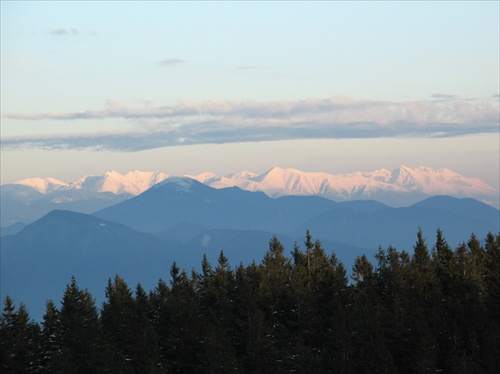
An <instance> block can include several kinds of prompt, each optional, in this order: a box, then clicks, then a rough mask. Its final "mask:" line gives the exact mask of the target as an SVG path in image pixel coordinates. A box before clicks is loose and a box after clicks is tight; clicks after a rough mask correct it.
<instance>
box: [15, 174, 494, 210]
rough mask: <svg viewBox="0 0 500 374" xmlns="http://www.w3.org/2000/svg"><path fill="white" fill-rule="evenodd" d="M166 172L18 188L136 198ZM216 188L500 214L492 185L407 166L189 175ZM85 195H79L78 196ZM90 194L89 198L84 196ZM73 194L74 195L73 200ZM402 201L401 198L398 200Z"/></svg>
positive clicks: (35, 181) (40, 181)
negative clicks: (458, 201)
mask: <svg viewBox="0 0 500 374" xmlns="http://www.w3.org/2000/svg"><path fill="white" fill-rule="evenodd" d="M169 177H170V176H169V174H166V173H162V172H158V171H155V172H143V171H139V170H133V171H131V172H129V173H127V174H125V175H121V174H120V173H118V172H116V171H109V172H107V173H105V174H104V175H102V176H84V177H82V178H80V179H77V180H75V181H73V182H71V183H69V184H67V183H64V182H61V181H58V180H56V179H53V178H31V179H24V180H22V181H19V182H17V184H18V185H23V186H28V187H31V188H33V189H34V190H36V191H38V192H40V193H41V194H44V195H51V194H52V193H54V194H56V196H55V197H54V200H53V201H54V202H56V203H57V202H59V201H66V200H68V199H70V200H72V201H73V200H74V199H79V198H80V197H79V196H84V195H85V196H86V198H87V199H88V198H89V197H90V196H93V195H95V194H97V195H99V194H100V193H112V194H114V195H122V194H126V195H130V196H136V195H138V194H140V193H142V192H144V191H146V190H147V189H149V188H150V187H152V186H154V185H156V184H158V183H160V182H162V181H164V180H166V179H167V178H169ZM185 177H188V178H192V179H195V180H197V181H199V182H201V183H203V184H206V185H208V186H210V187H213V188H226V187H234V186H236V187H239V188H241V189H244V190H248V191H262V192H264V193H266V194H267V195H269V196H271V197H279V196H286V195H318V196H322V197H326V198H329V199H332V200H335V201H348V200H360V199H374V200H378V201H381V202H383V203H386V204H388V205H393V206H404V205H410V204H412V203H415V202H416V201H420V200H422V199H424V198H426V197H429V196H434V195H450V196H454V197H471V198H474V199H477V200H480V201H482V202H485V203H487V204H490V205H493V206H495V207H497V208H498V205H499V191H498V190H496V189H494V188H493V187H491V186H489V185H488V184H486V183H484V182H482V181H480V180H478V179H475V178H467V177H464V176H462V175H460V174H458V173H455V172H453V171H451V170H448V169H432V168H429V167H425V166H421V167H417V168H409V167H406V166H401V167H400V168H398V169H395V170H393V171H389V170H387V169H379V170H374V171H370V172H361V171H357V172H353V173H346V174H328V173H324V172H303V171H300V170H297V169H292V168H288V169H282V168H279V167H274V168H272V169H270V170H268V171H267V172H265V173H262V174H256V173H253V172H250V171H243V172H240V173H233V174H229V175H226V176H217V175H216V174H214V173H208V172H207V173H202V174H198V175H185ZM76 192H79V194H76V195H75V193H76ZM82 193H84V194H82ZM68 194H71V195H68ZM396 197H397V198H396Z"/></svg>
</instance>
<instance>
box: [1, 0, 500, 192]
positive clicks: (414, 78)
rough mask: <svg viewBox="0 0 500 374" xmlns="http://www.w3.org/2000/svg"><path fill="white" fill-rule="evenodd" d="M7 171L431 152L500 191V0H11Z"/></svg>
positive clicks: (412, 161) (195, 168)
mask: <svg viewBox="0 0 500 374" xmlns="http://www.w3.org/2000/svg"><path fill="white" fill-rule="evenodd" d="M0 4H1V34H0V37H1V76H0V80H1V128H0V129H1V134H0V135H1V174H0V176H1V184H6V183H12V182H14V181H17V180H20V179H23V178H29V177H49V176H50V177H53V178H57V179H60V180H62V181H64V182H71V181H72V180H74V179H77V178H79V177H81V176H83V175H102V174H104V173H105V172H106V171H108V170H116V171H119V172H121V173H126V172H128V171H130V170H133V169H138V170H143V171H153V170H158V171H163V172H166V173H169V174H173V175H182V174H198V173H202V172H207V171H210V172H215V173H217V174H219V175H224V174H228V173H232V172H240V171H243V170H249V171H253V172H257V173H261V172H264V171H266V170H268V169H271V168H272V167H274V166H279V167H283V168H288V167H290V168H297V169H300V170H303V171H323V172H329V173H345V172H353V171H372V170H375V169H381V168H385V169H395V168H397V167H399V166H400V165H405V166H409V167H417V166H430V167H433V168H448V169H451V170H453V171H456V172H458V173H461V174H463V175H464V176H467V177H473V178H479V179H481V180H483V181H485V182H487V183H489V184H490V185H492V186H494V187H496V188H498V187H499V184H500V182H499V179H500V177H499V170H500V164H499V162H500V161H499V159H500V134H499V100H500V87H499V82H500V77H499V71H500V61H499V56H500V50H499V45H500V40H499V39H500V25H499V17H500V9H499V6H500V5H499V2H497V1H471V2H468V1H456V2H455V1H443V2H438V1H426V2H396V1H391V2H376V1H369V2H363V1H358V2H342V1H332V2H312V1H304V2H300V1H293V2H286V1H280V2H265V1H262V2H243V1H241V2H210V1H206V2H157V1H152V2H146V1H137V2H134V1H123V2H120V1H110V2H91V1H81V2H77V1H71V2H63V1H54V2H46V1H32V2H30V1H4V0H2V1H1V3H0Z"/></svg>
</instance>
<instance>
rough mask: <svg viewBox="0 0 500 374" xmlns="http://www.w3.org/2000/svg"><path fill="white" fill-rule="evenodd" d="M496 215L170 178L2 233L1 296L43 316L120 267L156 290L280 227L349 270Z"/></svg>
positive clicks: (251, 255)
mask: <svg viewBox="0 0 500 374" xmlns="http://www.w3.org/2000/svg"><path fill="white" fill-rule="evenodd" d="M107 193H111V192H107ZM499 213H500V212H499V210H498V209H495V208H493V207H491V206H488V205H486V204H484V203H481V202H479V201H477V200H474V199H470V198H460V199H459V198H455V197H451V196H434V197H430V198H427V199H425V200H423V201H420V202H418V203H415V204H412V205H410V206H408V207H398V208H396V207H390V206H388V205H386V204H383V203H380V202H377V201H373V200H357V201H344V202H335V201H333V200H331V199H327V198H324V197H320V196H281V197H275V198H271V197H270V196H268V195H267V194H265V193H263V192H260V191H257V192H252V191H246V190H243V189H241V188H238V187H229V188H214V187H210V186H208V185H206V184H204V183H201V182H199V181H197V180H195V179H192V178H188V177H170V178H166V179H164V180H163V181H161V182H159V183H156V184H154V185H153V186H152V187H151V188H149V189H147V190H146V191H144V192H143V193H141V194H139V195H137V196H133V197H130V198H128V199H125V200H123V201H121V202H119V203H116V204H114V205H112V206H109V207H107V208H104V209H99V210H97V211H95V212H93V214H92V215H90V214H83V213H77V212H72V211H63V210H54V211H52V212H50V213H48V214H46V215H45V216H43V217H42V218H40V219H39V220H37V221H35V222H33V223H31V224H28V225H27V226H25V227H24V228H22V229H21V230H20V231H19V232H18V233H16V234H12V235H7V236H3V237H2V238H1V242H0V244H1V245H0V248H1V258H2V261H1V284H0V286H1V294H2V295H7V294H9V295H11V296H12V297H13V298H14V300H16V301H17V302H20V301H22V302H24V303H25V304H26V305H27V306H28V308H29V310H30V311H33V313H34V317H35V318H40V317H41V314H42V313H43V308H44V302H45V299H46V298H51V299H53V300H58V299H59V298H60V297H61V295H62V292H63V289H64V286H65V284H66V283H68V282H69V280H70V277H71V276H72V275H74V276H76V278H77V280H78V281H79V283H80V284H81V286H82V287H85V288H88V289H89V290H90V291H91V293H92V294H93V295H94V296H95V297H96V298H97V301H98V302H102V301H103V300H104V295H103V290H104V287H105V285H106V281H107V279H108V278H110V277H111V278H112V277H113V276H114V275H115V274H116V273H118V274H120V275H121V276H122V277H123V278H124V279H125V280H126V281H127V282H128V283H129V284H130V286H131V287H134V286H135V284H136V283H137V282H141V284H142V285H143V286H144V287H145V288H146V289H151V288H152V287H154V286H155V282H156V281H157V280H158V279H159V278H163V279H167V278H168V277H169V268H170V266H171V265H172V263H173V262H174V261H176V263H177V264H179V266H180V267H182V268H185V269H186V270H188V271H189V270H190V269H191V268H195V269H199V266H200V264H201V259H202V256H203V254H204V253H205V254H207V256H208V258H209V260H210V262H211V263H212V264H215V263H216V259H217V257H218V254H219V252H220V250H224V252H225V254H226V256H227V257H228V258H229V260H230V262H231V264H232V265H233V266H237V265H238V264H239V263H240V262H242V263H244V264H249V263H250V262H251V261H253V260H255V261H257V262H259V261H260V260H261V259H262V258H263V256H264V254H265V252H266V251H267V249H268V242H269V240H270V239H271V238H272V237H273V235H277V236H278V238H279V239H280V241H281V242H282V243H283V244H284V245H285V248H286V250H287V252H288V253H290V251H291V250H292V249H293V246H294V243H298V245H302V246H303V244H302V243H303V242H304V239H305V233H306V230H310V232H311V234H312V235H313V238H314V239H316V238H317V239H319V240H321V243H322V244H323V247H324V248H325V250H326V252H327V253H331V252H332V251H333V252H335V253H336V254H337V256H338V258H339V259H340V260H341V261H342V262H343V263H344V264H345V266H346V268H347V269H348V270H349V269H350V267H351V266H352V264H353V262H354V258H355V257H356V256H358V255H361V254H366V255H367V256H368V257H369V258H370V259H373V254H374V253H375V252H376V251H377V249H378V246H379V245H380V246H382V247H384V248H387V247H388V246H390V245H392V246H394V247H396V248H398V249H399V250H402V249H405V250H407V251H409V252H410V253H411V251H412V249H413V244H414V243H415V241H416V233H417V231H418V229H419V228H420V229H422V231H423V232H424V235H426V236H427V237H428V238H429V240H428V243H429V247H432V245H433V239H434V236H435V232H436V230H437V229H438V228H440V229H441V230H442V231H443V233H444V235H445V238H446V240H447V241H448V243H449V244H450V245H451V246H452V247H455V246H457V245H458V244H459V243H460V242H461V241H466V240H468V238H469V236H470V235H471V234H472V233H475V234H476V235H477V237H478V238H479V239H484V238H485V236H486V235H487V233H488V232H490V231H491V232H493V233H498V232H499V231H500V214H499Z"/></svg>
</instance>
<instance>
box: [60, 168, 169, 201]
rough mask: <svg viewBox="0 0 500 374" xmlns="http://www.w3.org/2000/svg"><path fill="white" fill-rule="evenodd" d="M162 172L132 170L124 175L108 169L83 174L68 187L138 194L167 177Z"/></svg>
mask: <svg viewBox="0 0 500 374" xmlns="http://www.w3.org/2000/svg"><path fill="white" fill-rule="evenodd" d="M168 177H169V175H168V174H165V173H162V172H157V171H153V172H144V171H139V170H132V171H130V172H128V173H127V174H125V175H121V174H120V173H118V172H117V171H108V172H106V173H105V174H104V175H103V176H85V177H82V178H80V179H77V180H76V181H74V182H72V183H70V184H69V185H68V187H67V188H68V189H88V190H92V191H95V192H112V193H114V194H115V195H119V194H122V193H127V194H130V195H134V196H135V195H138V194H140V193H142V192H144V191H145V190H147V189H148V188H150V187H152V186H154V185H155V184H157V183H159V182H161V181H163V180H165V179H167V178H168Z"/></svg>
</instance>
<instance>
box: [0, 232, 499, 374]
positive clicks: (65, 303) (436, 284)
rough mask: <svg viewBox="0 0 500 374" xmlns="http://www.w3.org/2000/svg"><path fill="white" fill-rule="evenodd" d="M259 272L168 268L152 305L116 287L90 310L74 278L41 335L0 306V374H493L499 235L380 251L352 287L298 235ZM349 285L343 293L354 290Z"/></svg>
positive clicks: (22, 316) (117, 280) (38, 327)
mask: <svg viewBox="0 0 500 374" xmlns="http://www.w3.org/2000/svg"><path fill="white" fill-rule="evenodd" d="M304 246H305V248H304V250H302V249H301V247H300V245H298V244H295V246H294V248H293V250H292V251H291V257H288V256H287V255H286V254H285V248H284V247H283V245H282V244H281V243H280V241H279V240H278V238H277V237H276V236H275V237H273V238H272V239H271V240H270V242H269V250H268V251H267V253H266V254H265V256H264V258H263V259H262V262H261V263H260V264H258V263H256V262H253V263H251V264H250V265H248V266H244V265H243V264H240V265H239V266H238V267H237V268H234V269H233V268H232V267H231V266H230V264H229V260H228V259H227V257H226V256H225V255H224V252H222V251H221V252H220V255H219V259H218V261H217V264H216V265H215V267H212V265H211V264H210V263H209V262H208V260H207V257H206V256H203V260H202V264H201V269H202V270H201V273H197V272H195V271H194V270H193V271H192V272H191V273H190V274H189V273H187V272H186V271H185V270H182V269H180V268H179V267H178V266H177V265H176V264H175V263H174V264H173V265H172V267H171V269H170V282H169V283H168V284H167V283H166V282H165V281H163V280H161V279H160V280H159V281H158V285H157V287H156V288H155V289H153V290H151V291H150V292H149V293H147V292H146V290H144V289H143V287H142V286H141V285H140V284H138V285H137V286H136V288H135V290H134V291H133V290H131V289H130V288H129V286H128V285H127V283H126V282H125V280H124V279H122V278H121V277H120V276H119V275H116V276H115V277H114V279H110V280H109V281H108V284H107V286H106V289H105V294H106V300H105V302H104V303H103V304H102V306H101V307H100V309H99V310H98V308H97V307H96V306H95V303H94V299H93V297H92V295H90V293H89V292H88V291H87V290H82V289H80V287H79V286H78V285H77V282H76V279H75V278H72V279H71V281H70V283H69V284H68V285H67V287H66V289H65V290H64V293H63V297H62V300H61V305H60V307H59V308H58V307H57V305H56V304H55V303H54V302H53V301H50V300H49V301H48V302H47V305H46V313H45V315H44V317H43V321H42V322H41V323H40V324H37V323H35V322H33V321H32V320H31V319H30V317H29V314H28V311H27V310H26V307H25V306H24V305H23V304H20V305H19V307H18V308H17V309H16V306H15V304H14V301H13V300H12V299H11V298H10V297H9V296H6V297H5V301H4V307H3V310H2V316H1V324H0V333H1V334H0V349H1V352H0V353H1V359H2V361H1V371H2V373H32V372H33V373H106V372H109V373H273V374H276V373H293V372H296V373H426V372H445V373H496V372H499V369H500V301H499V300H500V235H493V234H491V233H490V234H488V236H487V238H486V240H485V245H484V247H483V246H482V245H481V242H480V241H479V240H478V238H477V237H476V236H475V235H474V234H473V235H471V236H470V238H469V240H468V241H467V242H463V243H461V244H460V245H459V246H458V247H457V248H456V249H455V250H453V249H452V248H451V247H450V246H449V245H448V244H447V242H446V239H445V237H444V234H443V233H442V231H441V230H438V231H437V233H436V243H435V245H434V246H433V247H432V249H431V250H430V251H429V249H428V247H427V244H426V241H425V239H424V236H423V233H422V231H421V230H419V231H418V233H417V241H416V243H415V246H414V248H413V254H410V253H408V252H406V251H404V250H403V251H401V252H399V251H398V250H397V249H396V248H393V247H389V248H387V249H383V248H379V251H378V253H377V255H376V256H375V261H374V262H373V263H372V262H370V261H369V259H368V258H367V257H366V256H360V257H358V258H356V260H355V262H354V264H353V266H352V272H351V274H348V273H347V271H346V268H345V267H344V265H343V264H342V263H341V262H340V261H339V260H338V259H337V257H336V256H335V254H333V253H332V254H328V253H327V251H326V250H325V249H324V248H323V247H322V244H321V242H320V241H319V240H316V241H313V239H312V236H311V234H310V233H309V231H307V233H306V240H305V241H304ZM349 279H351V281H349Z"/></svg>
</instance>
